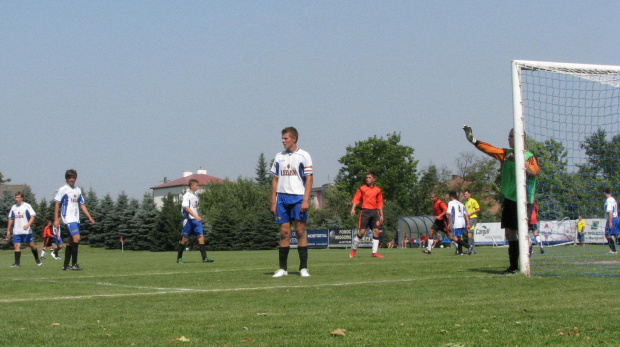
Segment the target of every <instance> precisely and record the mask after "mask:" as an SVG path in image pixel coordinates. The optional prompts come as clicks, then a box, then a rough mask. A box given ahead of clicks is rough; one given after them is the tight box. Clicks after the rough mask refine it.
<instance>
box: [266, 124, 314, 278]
mask: <svg viewBox="0 0 620 347" xmlns="http://www.w3.org/2000/svg"><path fill="white" fill-rule="evenodd" d="M298 138H299V135H298V133H297V129H295V128H293V127H288V128H284V129H282V145H283V146H284V151H282V152H280V153H278V154H276V157H275V159H274V161H273V165H272V166H271V170H270V172H271V174H272V175H273V179H272V181H271V206H270V207H269V210H270V211H271V213H273V214H274V216H275V220H276V223H277V224H280V247H279V249H278V259H279V264H280V268H279V269H278V270H277V271H276V272H275V273H274V275H273V277H282V276H286V275H288V253H289V250H290V248H291V221H292V220H295V235H296V236H297V253H298V254H299V274H300V275H301V276H302V277H309V276H310V274H309V273H308V239H307V238H306V220H307V219H308V209H309V208H310V204H309V202H308V201H309V199H310V191H311V190H312V182H313V177H312V173H313V172H312V159H311V158H310V154H309V153H308V152H306V151H304V150H303V149H301V148H299V147H297V140H298Z"/></svg>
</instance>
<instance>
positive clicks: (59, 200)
mask: <svg viewBox="0 0 620 347" xmlns="http://www.w3.org/2000/svg"><path fill="white" fill-rule="evenodd" d="M76 180H77V172H76V171H75V170H73V169H69V170H67V171H66V172H65V181H66V182H67V184H65V185H64V186H62V187H60V189H58V191H57V192H56V196H55V197H54V203H55V204H54V227H58V226H59V225H60V218H61V217H62V223H63V224H64V225H65V227H66V228H67V231H68V232H69V237H68V238H67V247H65V262H64V266H63V268H62V269H63V270H82V268H81V267H80V266H79V265H78V263H77V259H78V246H79V245H80V228H79V224H80V210H81V211H82V212H83V213H84V215H85V216H86V217H87V218H88V221H89V222H90V224H95V220H94V219H93V218H92V217H91V216H90V213H88V209H87V208H86V205H84V197H83V196H82V190H81V189H80V187H76V186H75V181H76ZM69 260H71V264H72V265H71V266H69Z"/></svg>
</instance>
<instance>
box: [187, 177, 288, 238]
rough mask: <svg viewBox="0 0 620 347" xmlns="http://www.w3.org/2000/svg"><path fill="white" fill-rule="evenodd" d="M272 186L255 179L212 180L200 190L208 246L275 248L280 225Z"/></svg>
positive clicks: (201, 211)
mask: <svg viewBox="0 0 620 347" xmlns="http://www.w3.org/2000/svg"><path fill="white" fill-rule="evenodd" d="M269 202H270V188H269V186H266V185H259V184H256V183H254V182H252V181H251V180H248V179H242V178H239V179H238V180H237V181H236V182H226V183H222V184H209V185H207V186H205V187H204V192H202V193H201V194H200V210H199V211H200V213H202V214H203V216H205V217H206V224H207V226H208V228H209V230H210V232H209V233H208V234H207V236H206V242H207V248H208V249H213V250H231V249H271V248H274V247H276V245H277V232H278V227H277V225H276V224H275V223H273V216H272V215H271V213H270V212H269Z"/></svg>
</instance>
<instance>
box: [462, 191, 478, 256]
mask: <svg viewBox="0 0 620 347" xmlns="http://www.w3.org/2000/svg"><path fill="white" fill-rule="evenodd" d="M463 196H464V197H465V201H464V202H463V204H464V205H465V209H466V210H467V217H468V218H469V230H468V231H467V244H468V245H469V246H474V247H473V248H472V250H473V252H474V253H476V243H475V242H474V241H475V239H474V232H475V231H476V224H478V213H480V204H478V201H476V199H474V198H472V197H471V191H470V190H469V189H467V190H465V192H464V193H463Z"/></svg>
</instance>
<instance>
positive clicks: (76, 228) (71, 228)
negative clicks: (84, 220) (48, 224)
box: [65, 223, 80, 236]
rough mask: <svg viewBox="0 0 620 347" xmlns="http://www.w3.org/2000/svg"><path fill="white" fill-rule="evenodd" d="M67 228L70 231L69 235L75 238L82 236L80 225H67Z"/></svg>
mask: <svg viewBox="0 0 620 347" xmlns="http://www.w3.org/2000/svg"><path fill="white" fill-rule="evenodd" d="M65 228H67V231H69V235H71V236H75V235H79V234H80V224H79V223H67V224H65Z"/></svg>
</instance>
